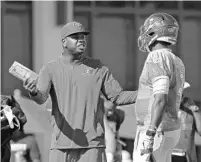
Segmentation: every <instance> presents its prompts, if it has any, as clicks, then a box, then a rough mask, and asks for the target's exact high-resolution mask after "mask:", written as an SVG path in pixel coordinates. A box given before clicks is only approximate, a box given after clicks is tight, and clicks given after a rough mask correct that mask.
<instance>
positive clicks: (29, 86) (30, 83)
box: [23, 78, 38, 95]
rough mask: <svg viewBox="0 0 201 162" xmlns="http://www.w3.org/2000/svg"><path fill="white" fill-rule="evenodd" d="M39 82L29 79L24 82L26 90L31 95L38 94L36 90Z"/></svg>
mask: <svg viewBox="0 0 201 162" xmlns="http://www.w3.org/2000/svg"><path fill="white" fill-rule="evenodd" d="M37 81H38V79H32V78H27V79H26V80H25V81H24V82H23V86H24V88H25V89H26V90H28V91H29V93H30V94H31V95H36V94H37V88H36V84H37Z"/></svg>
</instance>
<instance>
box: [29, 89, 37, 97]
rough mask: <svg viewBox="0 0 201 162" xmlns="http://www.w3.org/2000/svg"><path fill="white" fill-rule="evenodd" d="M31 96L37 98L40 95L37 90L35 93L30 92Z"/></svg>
mask: <svg viewBox="0 0 201 162" xmlns="http://www.w3.org/2000/svg"><path fill="white" fill-rule="evenodd" d="M29 94H30V96H33V97H34V96H37V95H38V90H35V91H33V92H30V91H29Z"/></svg>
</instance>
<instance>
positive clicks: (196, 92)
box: [1, 1, 201, 162]
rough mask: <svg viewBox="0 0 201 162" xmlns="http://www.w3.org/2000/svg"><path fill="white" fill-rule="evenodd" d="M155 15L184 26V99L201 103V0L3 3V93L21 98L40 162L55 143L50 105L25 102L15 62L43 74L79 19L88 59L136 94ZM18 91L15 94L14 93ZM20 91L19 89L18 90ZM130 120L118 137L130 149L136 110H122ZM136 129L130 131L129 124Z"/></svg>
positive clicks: (178, 51)
mask: <svg viewBox="0 0 201 162" xmlns="http://www.w3.org/2000/svg"><path fill="white" fill-rule="evenodd" d="M155 12H166V13H169V14H171V15H173V16H174V17H175V18H176V19H177V21H178V22H179V25H180V33H179V41H178V45H177V46H176V47H175V48H174V52H175V54H176V55H178V56H179V57H180V58H181V59H182V60H183V62H184V64H185V66H186V80H187V81H188V82H189V83H190V84H191V88H189V89H188V90H187V91H186V93H187V94H186V95H188V96H190V97H192V98H193V99H194V100H195V101H196V102H197V104H198V105H200V103H201V84H200V83H201V72H200V69H201V64H200V62H201V30H200V29H201V2H199V1H2V2H1V93H2V94H13V93H14V92H16V93H15V95H17V96H19V94H20V93H21V95H20V97H19V102H20V104H21V106H22V108H23V110H24V111H25V113H26V114H27V117H28V123H27V124H26V125H25V130H26V131H27V132H34V133H35V134H36V137H37V141H38V143H39V148H40V150H41V155H42V161H44V162H46V161H48V149H49V145H50V140H51V125H50V111H49V109H50V106H49V105H50V104H48V102H47V103H45V104H44V105H42V106H39V105H37V104H35V103H34V102H33V101H31V100H29V99H27V93H26V92H25V91H24V89H23V88H22V83H21V81H19V80H18V79H16V78H14V77H13V76H11V75H10V74H9V73H8V69H9V68H10V66H11V65H12V63H13V62H14V61H18V62H19V63H21V64H23V65H25V66H27V67H28V68H30V69H32V70H33V71H35V72H37V73H38V72H39V70H40V69H41V68H42V66H43V65H44V64H46V63H47V62H49V61H51V60H53V59H56V58H57V57H58V56H59V55H60V54H61V52H62V46H61V39H60V29H61V27H62V26H63V25H64V24H66V23H67V22H68V21H72V20H76V21H79V22H81V23H82V24H84V26H85V27H86V28H87V29H89V30H90V32H91V33H90V35H89V36H88V48H87V51H86V55H88V56H92V57H94V58H99V59H100V60H101V61H102V62H103V63H104V64H106V65H107V66H108V67H109V68H110V69H111V71H112V72H113V75H114V77H115V78H116V79H117V80H118V81H119V82H120V84H121V85H122V86H123V88H124V89H128V90H136V89H137V87H138V79H139V76H140V73H141V70H142V67H143V63H144V61H145V58H146V56H147V55H146V54H145V53H142V52H140V51H139V50H138V47H137V38H138V35H139V28H140V26H141V25H142V23H143V22H144V20H145V18H146V17H147V16H149V15H150V14H152V13H155ZM16 89H17V90H16ZM19 90H20V91H19ZM122 109H124V110H125V112H126V119H125V121H124V123H123V126H122V128H121V130H120V135H121V137H122V139H123V140H125V141H126V142H127V148H126V149H127V150H130V151H132V147H133V146H132V143H133V139H134V135H135V118H134V112H133V107H132V106H126V107H124V108H122ZM131 123H132V125H133V127H132V128H131V127H130V126H129V124H131Z"/></svg>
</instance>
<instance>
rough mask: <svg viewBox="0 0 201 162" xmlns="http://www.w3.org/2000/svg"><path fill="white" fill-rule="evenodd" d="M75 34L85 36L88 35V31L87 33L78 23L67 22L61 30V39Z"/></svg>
mask: <svg viewBox="0 0 201 162" xmlns="http://www.w3.org/2000/svg"><path fill="white" fill-rule="evenodd" d="M76 33H83V34H85V35H88V34H89V31H87V30H86V29H85V28H84V26H83V25H82V24H81V23H79V22H76V21H73V22H69V23H67V24H66V25H64V26H63V27H62V29H61V39H64V38H65V37H67V36H69V35H72V34H76Z"/></svg>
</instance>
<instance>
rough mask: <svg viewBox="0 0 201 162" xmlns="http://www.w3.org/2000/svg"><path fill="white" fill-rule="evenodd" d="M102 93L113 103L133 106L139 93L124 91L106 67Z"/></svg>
mask: <svg viewBox="0 0 201 162" xmlns="http://www.w3.org/2000/svg"><path fill="white" fill-rule="evenodd" d="M101 91H102V93H103V95H104V96H105V97H106V98H107V100H110V101H112V102H113V103H115V104H116V105H126V104H133V103H135V101H136V97H137V91H123V89H122V87H121V86H120V84H119V82H118V81H117V80H116V79H114V77H113V75H112V73H111V72H110V71H109V69H108V68H106V67H104V73H103V86H102V89H101Z"/></svg>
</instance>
